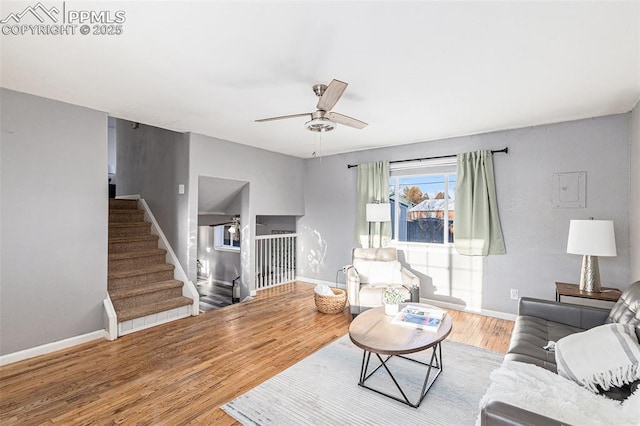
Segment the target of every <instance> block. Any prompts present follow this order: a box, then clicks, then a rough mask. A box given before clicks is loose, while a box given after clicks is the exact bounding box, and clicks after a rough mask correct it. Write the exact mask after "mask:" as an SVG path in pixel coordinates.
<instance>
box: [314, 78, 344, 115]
mask: <svg viewBox="0 0 640 426" xmlns="http://www.w3.org/2000/svg"><path fill="white" fill-rule="evenodd" d="M346 89H347V83H345V82H344V81H340V80H335V79H334V80H331V83H329V85H328V86H327V89H326V90H325V91H324V93H323V94H322V96H320V100H319V101H318V106H317V108H318V109H321V110H322V111H331V108H333V107H334V106H335V105H336V103H337V102H338V101H339V100H340V98H341V97H342V94H343V93H344V91H345V90H346Z"/></svg>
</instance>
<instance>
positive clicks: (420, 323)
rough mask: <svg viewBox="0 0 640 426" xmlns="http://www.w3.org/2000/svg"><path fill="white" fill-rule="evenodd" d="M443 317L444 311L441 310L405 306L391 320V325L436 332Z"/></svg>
mask: <svg viewBox="0 0 640 426" xmlns="http://www.w3.org/2000/svg"><path fill="white" fill-rule="evenodd" d="M445 315H446V311H444V310H442V309H438V308H426V307H422V306H415V305H407V306H405V307H404V308H402V310H401V311H400V312H398V314H397V315H396V316H395V317H394V318H393V319H392V320H391V324H397V325H404V326H407V327H413V328H419V329H422V330H428V331H438V329H439V328H440V324H441V323H442V320H443V319H444V316H445Z"/></svg>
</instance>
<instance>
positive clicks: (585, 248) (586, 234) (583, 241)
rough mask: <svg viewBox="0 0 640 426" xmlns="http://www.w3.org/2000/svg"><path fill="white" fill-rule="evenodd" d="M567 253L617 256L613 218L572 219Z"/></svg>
mask: <svg viewBox="0 0 640 426" xmlns="http://www.w3.org/2000/svg"><path fill="white" fill-rule="evenodd" d="M567 253H571V254H582V255H588V256H616V255H617V252H616V237H615V235H614V233H613V221H612V220H572V221H571V222H570V223H569V239H568V241H567Z"/></svg>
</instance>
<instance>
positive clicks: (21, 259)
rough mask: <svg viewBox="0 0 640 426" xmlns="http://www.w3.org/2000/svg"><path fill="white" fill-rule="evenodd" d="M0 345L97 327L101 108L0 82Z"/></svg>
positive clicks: (14, 347) (103, 212)
mask: <svg viewBox="0 0 640 426" xmlns="http://www.w3.org/2000/svg"><path fill="white" fill-rule="evenodd" d="M0 117H1V119H0V128H1V138H2V145H1V148H0V149H1V153H0V169H1V180H0V200H2V201H1V203H2V205H1V208H0V210H1V216H0V244H1V246H0V265H1V270H0V354H2V355H4V354H8V353H13V352H16V351H19V350H23V349H27V348H32V347H35V346H39V345H42V344H46V343H50V342H55V341H59V340H62V339H66V338H70V337H75V336H78V335H82V334H86V333H90V332H94V331H98V330H101V329H103V328H104V327H103V324H102V311H103V308H102V300H103V299H104V298H105V296H106V294H107V210H108V207H107V206H108V201H107V197H108V188H107V115H106V114H105V113H101V112H98V111H93V110H89V109H86V108H82V107H78V106H73V105H69V104H66V103H62V102H57V101H53V100H49V99H44V98H40V97H36V96H31V95H27V94H23V93H18V92H14V91H11V90H6V89H0Z"/></svg>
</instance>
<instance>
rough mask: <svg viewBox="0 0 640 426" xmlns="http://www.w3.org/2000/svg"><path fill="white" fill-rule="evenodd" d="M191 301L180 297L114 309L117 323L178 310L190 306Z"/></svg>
mask: <svg viewBox="0 0 640 426" xmlns="http://www.w3.org/2000/svg"><path fill="white" fill-rule="evenodd" d="M192 303H193V300H192V299H190V298H188V297H184V296H180V297H174V298H171V299H167V300H163V301H162V302H156V303H150V304H148V305H142V306H136V307H133V308H116V314H117V316H118V322H123V321H128V320H132V319H134V318H140V317H144V316H147V315H151V314H156V313H158V312H163V311H168V310H170V309H174V308H179V307H181V306H186V305H191V304H192Z"/></svg>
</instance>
